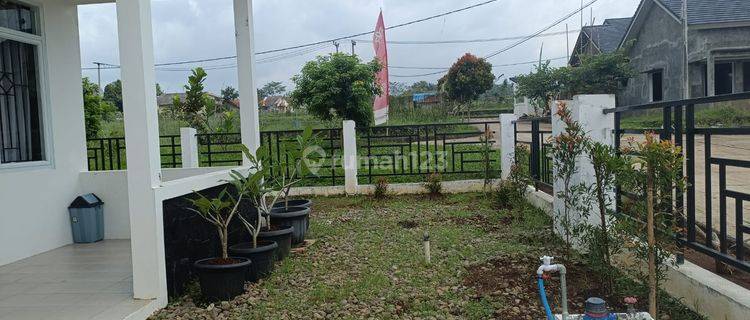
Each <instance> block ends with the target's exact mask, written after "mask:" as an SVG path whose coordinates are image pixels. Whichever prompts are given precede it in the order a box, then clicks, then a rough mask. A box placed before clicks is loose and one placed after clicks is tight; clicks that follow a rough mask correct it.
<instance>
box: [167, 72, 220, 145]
mask: <svg viewBox="0 0 750 320" xmlns="http://www.w3.org/2000/svg"><path fill="white" fill-rule="evenodd" d="M207 76H208V74H206V71H205V70H204V69H203V68H201V67H198V68H195V69H193V71H192V74H191V75H190V76H188V84H187V85H185V86H184V88H185V101H182V100H180V98H179V96H175V97H173V98H172V105H173V108H174V109H175V110H178V111H179V114H180V116H181V117H182V120H184V121H186V122H187V123H188V125H189V126H190V127H192V128H196V129H198V130H200V131H205V129H206V128H207V123H208V121H207V119H208V118H210V117H209V116H207V114H206V112H207V109H212V108H211V107H215V106H213V105H215V103H213V102H214V101H213V99H211V97H209V96H208V94H207V93H206V92H204V88H205V86H204V84H203V83H204V82H205V81H206V77H207Z"/></svg>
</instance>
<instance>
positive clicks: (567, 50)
mask: <svg viewBox="0 0 750 320" xmlns="http://www.w3.org/2000/svg"><path fill="white" fill-rule="evenodd" d="M565 57H567V60H566V62H567V63H570V37H569V36H568V24H567V23H566V24H565Z"/></svg>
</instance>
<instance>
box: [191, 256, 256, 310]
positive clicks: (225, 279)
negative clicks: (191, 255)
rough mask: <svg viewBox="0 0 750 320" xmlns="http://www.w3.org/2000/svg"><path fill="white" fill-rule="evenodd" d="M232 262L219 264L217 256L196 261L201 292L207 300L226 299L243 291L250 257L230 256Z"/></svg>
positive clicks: (195, 265)
mask: <svg viewBox="0 0 750 320" xmlns="http://www.w3.org/2000/svg"><path fill="white" fill-rule="evenodd" d="M230 259H233V260H235V261H236V263H232V264H219V263H216V262H217V258H208V259H202V260H198V261H196V262H195V263H194V264H193V266H194V267H195V270H196V271H197V273H198V279H199V281H200V284H201V294H202V295H203V298H204V299H206V300H208V301H227V300H231V299H232V298H234V297H236V296H238V295H240V294H242V293H243V292H245V277H246V275H247V270H248V269H250V266H251V265H252V263H251V262H250V259H247V258H242V257H231V258H230Z"/></svg>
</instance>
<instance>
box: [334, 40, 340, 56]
mask: <svg viewBox="0 0 750 320" xmlns="http://www.w3.org/2000/svg"><path fill="white" fill-rule="evenodd" d="M333 45H334V46H336V53H339V42H338V41H334V42H333Z"/></svg>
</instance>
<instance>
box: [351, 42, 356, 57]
mask: <svg viewBox="0 0 750 320" xmlns="http://www.w3.org/2000/svg"><path fill="white" fill-rule="evenodd" d="M356 45H357V41H354V40H352V55H354V47H355V46H356Z"/></svg>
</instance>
